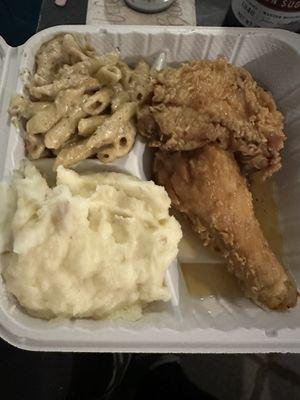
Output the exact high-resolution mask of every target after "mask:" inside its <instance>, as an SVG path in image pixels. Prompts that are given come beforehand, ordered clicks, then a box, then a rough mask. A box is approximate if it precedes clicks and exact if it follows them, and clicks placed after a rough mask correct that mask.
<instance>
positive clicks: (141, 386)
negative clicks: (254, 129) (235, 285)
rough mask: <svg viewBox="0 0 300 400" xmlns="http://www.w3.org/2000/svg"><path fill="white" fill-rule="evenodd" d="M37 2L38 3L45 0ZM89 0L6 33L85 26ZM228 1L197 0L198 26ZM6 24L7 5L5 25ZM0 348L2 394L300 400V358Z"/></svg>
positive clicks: (53, 399)
mask: <svg viewBox="0 0 300 400" xmlns="http://www.w3.org/2000/svg"><path fill="white" fill-rule="evenodd" d="M30 2H31V3H34V2H35V4H36V7H37V5H38V4H39V2H40V0H30ZM87 2H88V0H69V1H68V3H67V5H66V6H65V7H63V8H60V7H57V6H56V5H55V4H54V1H53V0H43V1H42V4H41V9H40V14H39V18H38V14H36V12H35V11H34V10H33V11H32V15H31V16H30V18H31V19H30V18H29V19H27V20H26V21H27V22H26V24H25V25H24V24H23V25H22V23H20V21H19V22H18V20H17V19H13V23H7V24H6V26H7V27H6V28H5V29H4V28H2V31H1V34H2V35H4V36H5V34H7V37H9V34H12V37H14V39H11V41H12V43H13V44H18V43H22V41H24V40H25V39H26V38H27V37H28V36H30V35H31V34H33V33H34V30H35V26H36V25H37V30H42V29H45V28H47V27H50V26H54V25H63V24H85V22H86V10H87ZM17 3H19V5H20V4H24V2H23V3H22V0H14V1H9V0H2V2H1V1H0V6H3V7H4V8H5V7H6V8H7V7H11V5H12V4H17ZM28 3H29V2H28ZM28 3H27V0H26V4H28ZM229 3H230V1H229V0H198V1H197V0H196V14H197V25H203V26H220V25H221V24H222V22H223V20H224V18H225V15H226V12H227V9H228V6H229ZM4 8H3V9H4ZM25 14H26V13H25ZM27 14H28V12H27ZM27 14H26V18H27ZM1 17H2V19H1ZM3 21H4V19H3V15H1V8H0V22H1V23H2V27H3V26H4V25H5V23H4V22H3ZM28 21H31V22H28ZM18 23H20V24H19V25H18ZM10 25H12V26H10ZM6 39H7V38H6ZM9 40H10V39H9ZM0 352H1V358H0V383H1V393H2V394H3V395H1V398H3V399H6V398H7V399H10V400H27V399H28V400H35V399H37V400H48V399H49V400H63V399H66V400H73V399H74V400H77V399H78V400H90V399H91V400H92V399H93V400H96V399H110V398H111V399H139V398H143V399H146V400H147V399H150V398H151V400H153V399H161V398H166V397H172V396H176V395H177V396H180V397H182V398H183V399H213V398H217V399H222V400H223V399H224V400H226V399H230V400H244V399H245V400H258V399H263V400H269V399H270V400H271V399H289V400H296V399H299V398H300V357H299V356H298V355H257V356H255V355H253V356H251V355H188V354H187V355H180V356H176V355H163V356H160V355H127V354H72V353H35V352H28V351H24V350H19V349H16V348H14V347H12V346H10V345H9V344H7V343H5V342H4V341H1V340H0ZM109 388H111V389H113V390H110V389H109ZM4 393H6V395H4Z"/></svg>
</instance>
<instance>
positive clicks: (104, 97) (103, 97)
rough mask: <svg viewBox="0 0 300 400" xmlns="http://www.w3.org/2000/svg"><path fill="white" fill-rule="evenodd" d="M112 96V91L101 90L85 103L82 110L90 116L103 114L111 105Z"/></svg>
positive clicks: (107, 89)
mask: <svg viewBox="0 0 300 400" xmlns="http://www.w3.org/2000/svg"><path fill="white" fill-rule="evenodd" d="M112 95H113V92H112V90H111V89H109V88H103V89H100V90H99V91H98V92H96V93H95V94H93V95H92V96H90V97H89V98H87V99H86V101H84V102H83V105H82V108H83V109H84V111H85V112H86V113H87V114H89V115H97V114H101V113H102V112H103V111H104V110H105V109H106V108H107V107H108V106H109V105H110V102H111V99H112Z"/></svg>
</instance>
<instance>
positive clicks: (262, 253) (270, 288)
mask: <svg viewBox="0 0 300 400" xmlns="http://www.w3.org/2000/svg"><path fill="white" fill-rule="evenodd" d="M154 175H155V178H156V182H157V183H159V184H160V185H163V186H165V188H166V190H167V192H168V194H169V196H170V198H171V200H172V203H173V205H174V206H175V208H176V209H178V210H179V211H181V212H182V213H183V214H185V216H186V217H187V218H188V219H189V221H190V222H191V224H192V227H193V229H194V230H195V231H196V232H197V233H199V235H200V236H201V238H202V240H203V243H204V245H212V246H213V247H214V248H215V249H218V250H219V251H220V252H221V253H222V254H223V256H224V257H225V258H226V260H227V262H228V268H229V270H230V271H231V272H232V273H234V275H235V276H236V277H237V278H238V280H239V281H240V283H241V285H242V287H243V289H244V291H245V293H246V295H247V296H248V297H250V298H251V299H252V300H254V301H255V302H256V303H257V304H259V305H263V306H266V307H268V308H270V309H281V310H284V309H287V308H289V307H293V306H294V305H295V304H296V301H297V290H296V288H295V285H294V282H293V280H292V279H291V278H290V276H289V275H288V274H287V272H286V271H285V269H284V268H283V266H282V265H281V264H280V263H279V262H278V260H277V259H276V257H275V255H274V254H273V253H272V251H271V250H270V248H269V246H268V243H267V242H266V239H265V238H264V236H263V233H262V231H261V229H260V226H259V223H258V221H257V219H256V218H255V215H254V211H253V205H252V196H251V193H250V191H249V190H248V187H247V182H246V179H245V178H244V177H243V176H242V175H241V172H240V169H239V166H238V164H237V162H236V160H235V158H234V156H233V155H232V154H231V153H230V152H228V151H225V150H223V149H221V148H220V147H217V146H215V145H206V146H205V147H202V148H201V149H197V150H193V151H185V152H174V153H167V152H164V151H161V150H159V151H157V153H156V155H155V161H154Z"/></svg>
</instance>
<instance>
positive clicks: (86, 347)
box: [2, 26, 300, 353]
mask: <svg viewBox="0 0 300 400" xmlns="http://www.w3.org/2000/svg"><path fill="white" fill-rule="evenodd" d="M132 30H134V31H139V32H144V33H147V32H149V33H150V32H152V33H160V32H164V31H168V32H174V33H192V32H194V31H197V32H203V33H215V34H222V33H224V30H225V31H226V33H229V34H230V33H231V32H232V34H234V35H236V34H237V33H238V34H239V32H241V34H245V33H246V34H250V35H251V34H253V35H265V34H266V33H267V34H269V35H270V36H272V37H276V38H278V39H280V40H283V41H284V42H286V43H288V44H289V45H291V46H293V47H294V48H295V49H296V50H297V51H298V52H299V51H300V38H299V37H298V36H297V35H296V34H293V33H290V32H287V31H280V30H272V29H248V28H210V27H207V28H206V27H205V28H201V27H199V28H198V27H195V28H190V27H172V28H169V27H137V26H107V27H105V29H103V28H99V27H97V26H92V27H90V26H58V27H53V28H49V29H47V30H45V31H42V32H40V33H38V34H36V35H35V36H34V37H33V38H31V39H29V41H28V42H27V43H30V42H31V41H33V40H36V38H37V37H39V38H40V37H43V38H46V39H45V40H47V38H49V37H50V35H51V34H55V33H58V32H64V31H65V32H66V31H72V32H78V33H93V32H96V33H97V32H99V31H101V32H119V33H121V32H131V31H132ZM8 327H9V325H8ZM2 328H3V329H4V331H3V338H4V339H5V340H7V341H8V342H9V343H11V344H13V345H15V346H17V347H20V348H23V349H27V350H38V351H43V350H48V351H57V350H59V351H96V352H112V351H113V352H115V351H120V352H126V351H127V352H140V351H143V352H191V353H199V352H202V353H236V352H238V353H242V352H245V353H246V352H259V353H260V352H273V351H280V352H300V339H299V338H300V328H296V329H280V330H279V331H278V336H277V337H269V336H268V335H266V334H265V333H264V332H265V331H263V330H260V329H245V328H238V329H234V330H231V331H230V332H228V331H225V332H222V331H219V330H215V329H209V328H207V329H205V330H203V329H194V330H193V331H184V332H179V331H173V330H171V329H166V328H164V329H160V330H158V329H155V328H153V329H148V330H147V337H151V343H149V342H146V341H145V339H144V338H143V335H140V332H137V333H136V334H135V333H134V334H133V333H132V332H126V331H125V330H123V329H122V330H120V331H118V332H113V330H109V329H104V330H103V332H97V339H98V340H99V342H96V341H95V342H94V343H92V344H91V343H88V339H89V337H87V342H83V343H81V344H79V345H78V344H77V345H76V347H75V346H74V345H73V346H72V343H67V342H66V341H65V342H62V343H61V345H60V346H59V348H58V347H57V343H56V342H55V341H47V340H46V341H45V343H43V344H42V345H41V342H39V340H38V339H37V338H25V337H20V336H18V335H17V334H16V333H15V334H14V330H13V329H12V330H10V333H8V331H7V329H6V328H4V327H2ZM15 328H16V327H15ZM19 333H20V334H21V332H19ZM24 336H25V335H24ZM107 338H109V342H108V339H107ZM250 338H251V339H250Z"/></svg>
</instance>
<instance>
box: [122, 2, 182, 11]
mask: <svg viewBox="0 0 300 400" xmlns="http://www.w3.org/2000/svg"><path fill="white" fill-rule="evenodd" d="M174 1H175V0H125V3H126V4H127V5H128V7H130V8H133V9H134V10H135V11H139V12H143V13H148V14H152V13H157V12H160V11H163V10H165V9H166V8H168V7H170V5H171V4H172V3H174Z"/></svg>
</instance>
